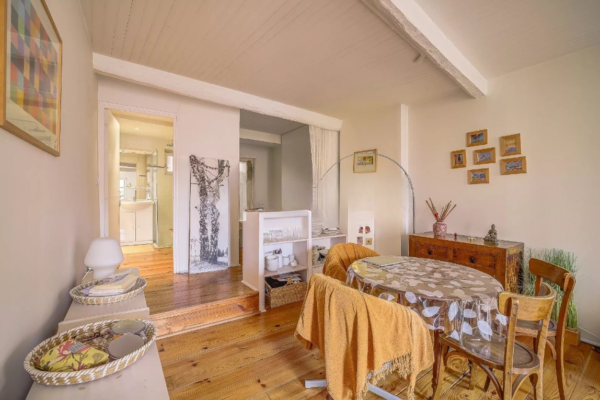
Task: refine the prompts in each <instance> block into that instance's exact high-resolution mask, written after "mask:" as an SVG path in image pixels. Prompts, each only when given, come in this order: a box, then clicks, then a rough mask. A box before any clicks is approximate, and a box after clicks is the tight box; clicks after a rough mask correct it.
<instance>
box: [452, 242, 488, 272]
mask: <svg viewBox="0 0 600 400" xmlns="http://www.w3.org/2000/svg"><path fill="white" fill-rule="evenodd" d="M452 262H454V263H456V264H460V265H464V266H465V267H470V268H474V269H476V270H479V271H481V272H485V273H486V274H489V275H492V276H494V277H495V275H496V257H495V256H493V255H491V254H483V253H478V252H474V251H467V250H461V249H454V254H453V257H452Z"/></svg>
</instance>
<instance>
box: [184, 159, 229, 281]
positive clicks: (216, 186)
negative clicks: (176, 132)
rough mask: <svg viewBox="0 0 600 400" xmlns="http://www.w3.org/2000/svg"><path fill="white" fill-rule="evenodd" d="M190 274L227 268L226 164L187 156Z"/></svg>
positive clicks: (227, 200)
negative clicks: (188, 159)
mask: <svg viewBox="0 0 600 400" xmlns="http://www.w3.org/2000/svg"><path fill="white" fill-rule="evenodd" d="M190 167H191V178H190V245H189V264H188V272H189V273H192V274H194V273H199V272H210V271H219V270H223V269H227V268H229V265H230V262H229V256H230V251H229V169H230V168H229V161H227V160H215V159H212V158H198V157H196V156H194V155H191V156H190Z"/></svg>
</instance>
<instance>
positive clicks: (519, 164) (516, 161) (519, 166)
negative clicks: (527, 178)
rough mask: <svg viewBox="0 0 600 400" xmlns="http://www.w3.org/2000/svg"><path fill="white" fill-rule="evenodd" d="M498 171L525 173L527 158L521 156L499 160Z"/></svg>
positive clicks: (508, 173)
mask: <svg viewBox="0 0 600 400" xmlns="http://www.w3.org/2000/svg"><path fill="white" fill-rule="evenodd" d="M500 173H501V174H502V175H513V174H526V173H527V158H526V157H524V156H523V157H514V158H505V159H503V160H500Z"/></svg>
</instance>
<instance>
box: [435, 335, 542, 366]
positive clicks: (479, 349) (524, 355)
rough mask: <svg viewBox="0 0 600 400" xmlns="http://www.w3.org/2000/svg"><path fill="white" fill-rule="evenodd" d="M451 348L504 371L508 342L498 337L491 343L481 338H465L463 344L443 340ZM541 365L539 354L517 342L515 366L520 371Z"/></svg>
mask: <svg viewBox="0 0 600 400" xmlns="http://www.w3.org/2000/svg"><path fill="white" fill-rule="evenodd" d="M442 340H443V341H444V342H446V343H447V344H448V345H450V347H452V348H454V349H457V350H460V351H461V352H463V353H466V354H468V355H470V356H472V357H473V358H474V359H480V360H484V361H486V364H488V365H489V366H491V367H493V368H496V369H502V367H503V366H504V348H505V347H506V340H505V339H504V338H500V337H498V336H497V335H494V337H492V340H491V341H487V340H484V339H479V338H477V339H476V338H470V337H467V338H463V340H462V343H461V342H459V341H458V340H456V339H452V338H450V337H448V336H446V337H444V338H443V339H442ZM539 364H540V359H539V358H538V356H537V354H535V353H534V352H533V351H531V350H530V349H529V348H527V346H525V345H523V344H522V343H519V342H515V352H514V357H513V366H514V368H518V369H530V368H536V367H537V366H539Z"/></svg>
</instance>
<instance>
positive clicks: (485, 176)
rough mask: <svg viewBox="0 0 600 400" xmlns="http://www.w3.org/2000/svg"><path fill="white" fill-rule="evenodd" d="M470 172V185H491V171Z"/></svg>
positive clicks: (485, 169)
mask: <svg viewBox="0 0 600 400" xmlns="http://www.w3.org/2000/svg"><path fill="white" fill-rule="evenodd" d="M467 172H468V182H469V185H478V184H481V183H490V169H489V168H481V169H470V170H469V171H467Z"/></svg>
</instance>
